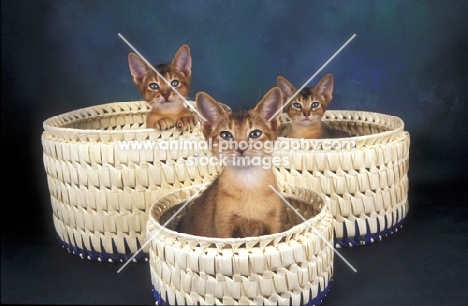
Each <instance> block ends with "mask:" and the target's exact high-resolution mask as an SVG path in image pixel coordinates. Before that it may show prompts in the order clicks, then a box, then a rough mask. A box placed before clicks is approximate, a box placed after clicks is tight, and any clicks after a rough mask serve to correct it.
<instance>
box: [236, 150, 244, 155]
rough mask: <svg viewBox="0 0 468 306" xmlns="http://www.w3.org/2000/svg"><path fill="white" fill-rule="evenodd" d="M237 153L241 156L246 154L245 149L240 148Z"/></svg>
mask: <svg viewBox="0 0 468 306" xmlns="http://www.w3.org/2000/svg"><path fill="white" fill-rule="evenodd" d="M237 152H239V154H240V155H241V156H242V154H244V152H245V149H241V148H238V149H237Z"/></svg>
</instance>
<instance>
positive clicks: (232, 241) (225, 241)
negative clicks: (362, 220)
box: [147, 183, 333, 246]
mask: <svg viewBox="0 0 468 306" xmlns="http://www.w3.org/2000/svg"><path fill="white" fill-rule="evenodd" d="M208 185H209V183H205V184H196V185H192V186H187V187H183V188H179V189H177V190H174V191H172V192H170V193H168V194H166V195H164V196H163V197H161V198H159V199H158V200H157V201H156V202H155V203H153V204H152V205H151V207H150V209H149V212H148V223H149V222H151V224H152V225H153V226H154V228H155V231H156V234H159V235H160V234H161V233H163V234H166V235H167V236H172V237H173V238H176V239H177V238H178V237H180V238H183V239H177V240H178V241H179V242H183V240H185V241H194V242H197V243H201V244H203V243H207V244H215V245H219V244H220V245H233V246H234V245H241V244H250V243H258V242H261V241H274V240H280V239H282V238H285V237H288V236H293V235H294V234H297V233H300V232H302V231H304V230H305V229H306V228H307V227H311V226H315V224H316V223H317V222H318V221H320V220H323V219H325V218H326V217H327V215H329V216H330V217H331V218H332V219H333V217H332V216H331V212H330V209H329V204H328V202H327V201H326V199H325V196H324V195H322V194H320V193H318V192H315V191H313V190H310V189H306V188H302V187H299V186H294V185H291V184H284V185H287V186H289V187H291V188H294V189H296V190H305V191H307V192H310V193H313V194H314V195H315V197H317V198H320V199H321V204H320V205H321V209H320V212H319V213H318V214H317V215H315V216H313V217H312V218H309V219H307V220H306V221H302V222H301V223H299V224H297V225H295V226H293V227H291V228H290V229H289V230H286V231H283V232H280V233H274V234H268V235H262V236H255V237H245V238H212V237H204V236H196V235H191V234H186V233H179V232H176V231H173V230H170V229H168V228H166V227H164V226H163V225H162V224H160V223H159V222H158V221H156V220H155V217H154V216H153V210H154V209H156V207H157V205H158V203H160V202H161V201H164V200H166V199H169V198H171V197H173V196H174V195H175V194H177V193H179V192H181V191H184V190H191V189H197V190H198V191H197V192H200V191H203V190H204V189H206V187H207V186H208ZM283 190H284V188H281V191H280V193H281V194H282V195H283V196H285V197H287V198H294V199H297V200H299V201H304V199H302V198H301V197H298V196H295V195H292V194H288V193H286V192H285V191H283ZM198 196H199V195H198ZM182 202H183V201H182ZM180 203H181V202H177V203H173V205H176V204H180ZM147 228H148V227H147ZM154 236H155V234H151V235H150V236H148V237H147V239H153V238H154Z"/></svg>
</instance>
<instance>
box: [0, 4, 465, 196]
mask: <svg viewBox="0 0 468 306" xmlns="http://www.w3.org/2000/svg"><path fill="white" fill-rule="evenodd" d="M467 8H468V2H466V1H463V0H461V1H423V0H416V1H406V0H398V1H243V0H241V1H2V2H1V42H2V49H1V51H2V52H1V64H2V70H1V71H2V83H1V86H2V98H1V105H2V112H1V114H2V119H1V121H2V143H3V154H4V163H6V173H5V172H4V177H9V178H10V179H9V180H8V183H9V184H10V185H8V187H9V189H10V190H12V191H16V192H17V193H18V196H19V197H23V196H25V197H28V196H33V198H36V196H39V195H40V196H42V198H43V199H45V200H46V201H47V199H48V191H47V189H46V188H44V186H45V185H44V181H45V173H44V170H43V165H42V157H41V155H42V147H41V143H40V137H41V133H42V122H43V121H44V120H45V119H47V118H48V117H51V116H54V115H59V114H61V113H64V112H67V111H71V110H74V109H78V108H82V107H87V106H92V105H96V104H102V103H107V102H114V101H130V100H138V99H140V96H139V94H138V92H137V90H136V88H135V86H134V85H133V83H132V80H131V78H130V72H129V68H128V64H127V54H128V53H129V52H130V51H131V49H130V47H129V46H128V45H127V44H126V43H125V42H124V41H123V40H122V39H121V38H120V37H119V36H118V33H121V34H122V35H123V36H124V37H125V38H126V39H127V40H129V42H131V43H132V44H133V45H134V46H135V48H137V49H138V50H139V52H141V54H142V55H143V56H144V57H145V58H147V59H148V60H149V61H150V62H152V63H159V62H166V61H169V60H171V59H172V57H173V55H174V53H175V51H176V50H177V49H178V48H179V46H180V45H182V44H184V43H187V44H189V45H190V47H191V51H192V58H193V82H192V88H191V93H190V96H191V97H194V96H195V94H196V92H198V91H206V92H208V93H209V94H211V95H212V96H214V97H215V98H216V99H218V100H220V101H221V102H223V103H226V104H228V105H230V106H231V107H233V108H238V107H252V106H253V105H255V103H256V102H257V101H258V100H259V99H260V98H261V97H262V96H263V94H264V93H266V91H267V90H268V89H270V88H271V87H272V86H275V82H276V76H277V75H283V76H285V77H286V78H288V79H289V80H290V81H291V82H292V83H293V84H295V85H296V86H297V87H299V86H301V85H302V84H303V83H304V82H305V81H307V80H308V79H309V77H310V76H312V75H313V74H314V73H315V72H316V71H317V70H318V69H319V68H320V67H321V66H322V65H323V64H324V63H325V62H326V61H327V60H328V59H329V58H330V57H331V56H332V55H333V54H334V53H335V52H336V51H337V50H338V49H339V48H340V47H341V46H342V45H343V44H344V43H345V42H346V41H347V40H348V39H349V38H350V37H351V36H352V35H353V34H356V35H357V36H356V37H355V38H354V40H352V41H351V43H350V44H349V45H348V46H347V47H346V48H345V49H344V50H343V51H342V52H341V53H340V54H338V56H337V57H336V58H335V59H334V60H333V61H332V62H331V63H330V64H329V65H328V66H326V67H325V69H324V70H323V71H322V72H321V73H320V74H319V75H318V76H317V77H316V78H315V79H314V80H312V82H311V83H310V85H315V84H316V83H317V82H318V80H319V78H320V77H322V76H323V75H324V74H325V73H333V74H334V76H335V91H334V98H333V101H332V103H331V105H330V109H350V110H363V111H375V112H381V113H385V114H390V115H396V116H399V117H401V118H402V119H403V120H404V121H405V124H406V129H407V130H409V131H410V133H411V137H412V141H411V161H410V163H411V164H410V179H411V183H412V184H426V183H430V184H437V183H441V182H448V181H454V182H457V183H462V184H465V183H466V179H465V172H466V170H467V167H466V166H467V163H466V158H465V156H466V153H465V152H466V149H467V148H468V146H467V144H466V140H467V135H468V124H467V122H468V118H467V106H466V103H467V99H468V86H467V85H468V68H467V67H468V27H467V22H466V13H467V12H468V10H467ZM12 172H16V173H18V174H19V175H21V180H20V181H17V180H14V179H11V175H12V174H11V173H12ZM25 185H27V186H28V188H27V189H28V192H27V193H24V187H25Z"/></svg>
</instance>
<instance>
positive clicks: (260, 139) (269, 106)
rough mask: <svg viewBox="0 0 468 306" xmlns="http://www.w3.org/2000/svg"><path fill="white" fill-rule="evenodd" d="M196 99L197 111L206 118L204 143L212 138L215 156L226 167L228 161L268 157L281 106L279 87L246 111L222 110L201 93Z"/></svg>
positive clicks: (281, 99)
mask: <svg viewBox="0 0 468 306" xmlns="http://www.w3.org/2000/svg"><path fill="white" fill-rule="evenodd" d="M195 100H196V105H197V110H198V111H199V112H200V114H201V115H202V116H203V117H204V118H205V119H206V121H203V120H202V123H203V132H204V134H205V138H206V139H207V140H208V139H212V144H213V147H212V151H213V154H214V155H215V156H219V155H222V156H223V157H225V158H227V160H228V164H229V160H231V161H232V159H235V158H239V157H246V158H252V157H255V156H258V157H264V156H269V155H271V152H272V150H273V146H274V141H275V140H276V138H277V134H276V128H277V126H278V122H279V117H280V115H281V111H280V109H281V106H282V104H283V98H282V95H281V91H280V90H279V88H277V87H274V88H272V89H270V91H268V92H267V93H266V94H265V96H264V97H263V99H262V100H261V101H260V102H259V103H258V104H257V105H256V106H255V108H253V109H251V110H248V111H237V112H232V111H229V110H225V109H223V108H222V107H221V106H220V104H219V103H218V102H217V101H215V100H214V99H213V98H212V97H210V96H209V95H208V94H206V93H204V92H199V93H198V94H197V96H196V99H195ZM270 119H271V120H270Z"/></svg>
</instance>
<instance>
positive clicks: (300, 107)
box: [277, 73, 350, 138]
mask: <svg viewBox="0 0 468 306" xmlns="http://www.w3.org/2000/svg"><path fill="white" fill-rule="evenodd" d="M277 86H278V87H279V88H280V89H281V91H282V93H283V97H284V102H285V103H286V101H287V100H289V98H291V97H292V96H293V95H294V94H295V93H296V91H297V89H296V88H295V87H294V86H293V85H292V84H291V83H290V82H289V81H288V80H286V78H284V77H282V76H278V77H277ZM332 96H333V75H332V74H330V73H329V74H327V75H325V76H324V77H323V78H322V79H321V80H320V82H319V83H318V84H317V85H316V86H315V87H305V88H303V89H302V90H301V91H300V92H299V93H298V94H297V95H296V96H295V97H294V98H293V99H292V100H291V101H290V102H289V103H288V105H286V106H285V112H286V114H287V115H288V117H289V119H290V120H291V121H290V122H287V123H283V124H281V126H280V127H279V129H278V136H282V137H290V138H338V137H349V136H350V134H348V133H347V132H345V131H339V130H333V129H330V128H328V127H327V126H326V125H324V124H323V123H322V116H323V114H324V113H325V110H326V109H327V108H328V106H329V104H330V101H331V100H332Z"/></svg>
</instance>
